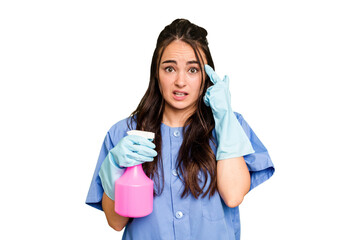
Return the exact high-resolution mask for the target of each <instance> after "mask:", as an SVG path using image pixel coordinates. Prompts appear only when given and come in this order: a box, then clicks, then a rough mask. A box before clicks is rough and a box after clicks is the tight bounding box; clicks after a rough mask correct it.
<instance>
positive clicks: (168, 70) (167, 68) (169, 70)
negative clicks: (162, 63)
mask: <svg viewBox="0 0 361 240" xmlns="http://www.w3.org/2000/svg"><path fill="white" fill-rule="evenodd" d="M165 71H166V72H173V71H174V68H172V67H166V68H165Z"/></svg>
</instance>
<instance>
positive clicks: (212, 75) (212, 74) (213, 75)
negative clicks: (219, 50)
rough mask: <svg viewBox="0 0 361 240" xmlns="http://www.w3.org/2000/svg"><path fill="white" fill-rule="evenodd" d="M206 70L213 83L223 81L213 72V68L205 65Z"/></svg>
mask: <svg viewBox="0 0 361 240" xmlns="http://www.w3.org/2000/svg"><path fill="white" fill-rule="evenodd" d="M204 70H205V71H206V73H207V75H208V76H209V78H210V80H211V82H212V83H214V84H216V83H217V82H218V81H221V79H220V78H219V77H218V75H217V73H216V72H215V71H214V70H213V68H212V67H211V66H209V65H207V64H206V65H204Z"/></svg>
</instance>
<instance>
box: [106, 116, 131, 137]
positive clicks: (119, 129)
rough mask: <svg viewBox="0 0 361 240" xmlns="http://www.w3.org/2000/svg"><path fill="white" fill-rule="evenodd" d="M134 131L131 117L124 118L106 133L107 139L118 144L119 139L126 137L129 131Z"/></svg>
mask: <svg viewBox="0 0 361 240" xmlns="http://www.w3.org/2000/svg"><path fill="white" fill-rule="evenodd" d="M133 129H136V122H135V119H133V117H132V116H131V117H127V118H124V119H122V120H120V121H118V122H116V123H115V124H114V125H113V126H111V128H110V129H109V131H108V135H109V137H110V138H111V139H112V140H113V142H118V141H119V140H120V139H121V138H123V137H124V136H126V135H127V132H128V131H129V130H133Z"/></svg>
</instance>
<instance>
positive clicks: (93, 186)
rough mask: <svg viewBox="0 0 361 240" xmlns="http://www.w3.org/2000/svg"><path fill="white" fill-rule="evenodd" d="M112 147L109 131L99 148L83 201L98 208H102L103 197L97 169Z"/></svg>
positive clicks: (98, 169)
mask: <svg viewBox="0 0 361 240" xmlns="http://www.w3.org/2000/svg"><path fill="white" fill-rule="evenodd" d="M113 147H114V144H113V142H112V140H111V137H110V134H109V132H108V133H107V135H106V136H105V139H104V142H103V145H102V148H101V150H100V154H99V158H98V162H97V165H96V167H95V171H94V174H93V178H92V181H91V183H90V188H89V191H88V195H87V198H86V201H85V203H86V204H88V205H89V206H92V207H95V208H97V209H99V210H103V208H102V198H103V192H104V189H103V186H102V183H101V180H100V177H99V171H100V167H101V165H102V163H103V161H104V159H105V157H106V156H107V155H108V152H109V151H110V150H111V149H112V148H113Z"/></svg>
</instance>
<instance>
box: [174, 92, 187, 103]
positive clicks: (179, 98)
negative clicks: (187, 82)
mask: <svg viewBox="0 0 361 240" xmlns="http://www.w3.org/2000/svg"><path fill="white" fill-rule="evenodd" d="M187 96H188V93H187V92H184V91H173V98H174V99H175V100H177V101H182V100H184V99H185V98H186V97H187Z"/></svg>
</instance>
